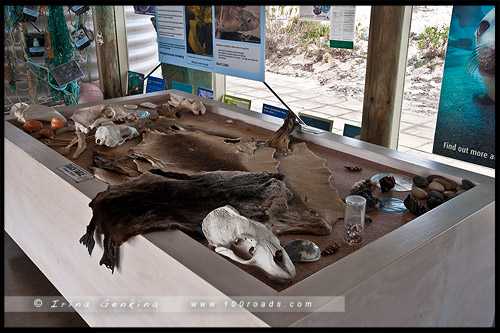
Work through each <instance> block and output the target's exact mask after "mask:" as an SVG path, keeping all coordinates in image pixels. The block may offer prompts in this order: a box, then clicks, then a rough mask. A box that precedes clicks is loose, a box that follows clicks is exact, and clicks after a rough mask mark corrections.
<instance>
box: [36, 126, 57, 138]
mask: <svg viewBox="0 0 500 333" xmlns="http://www.w3.org/2000/svg"><path fill="white" fill-rule="evenodd" d="M55 136H56V134H55V133H54V131H53V130H51V129H48V128H44V129H42V130H40V131H39V132H38V133H36V134H35V139H40V138H42V137H45V138H49V139H52V138H53V137H55Z"/></svg>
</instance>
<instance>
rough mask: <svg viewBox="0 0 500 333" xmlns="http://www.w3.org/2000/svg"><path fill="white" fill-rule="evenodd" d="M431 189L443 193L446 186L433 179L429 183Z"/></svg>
mask: <svg viewBox="0 0 500 333" xmlns="http://www.w3.org/2000/svg"><path fill="white" fill-rule="evenodd" d="M429 190H435V191H438V192H441V193H443V192H444V186H443V185H441V184H440V183H438V182H435V181H433V182H431V183H430V184H429Z"/></svg>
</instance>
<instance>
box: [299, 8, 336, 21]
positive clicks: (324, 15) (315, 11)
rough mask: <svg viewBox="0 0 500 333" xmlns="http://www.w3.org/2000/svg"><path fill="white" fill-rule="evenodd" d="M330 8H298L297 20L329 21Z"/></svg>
mask: <svg viewBox="0 0 500 333" xmlns="http://www.w3.org/2000/svg"><path fill="white" fill-rule="evenodd" d="M331 7H332V6H299V19H300V20H304V21H325V22H328V21H330V9H331Z"/></svg>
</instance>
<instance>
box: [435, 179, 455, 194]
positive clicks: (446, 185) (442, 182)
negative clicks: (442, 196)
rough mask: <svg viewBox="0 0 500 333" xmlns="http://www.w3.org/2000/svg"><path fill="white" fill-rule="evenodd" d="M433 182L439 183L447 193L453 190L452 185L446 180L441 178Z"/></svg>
mask: <svg viewBox="0 0 500 333" xmlns="http://www.w3.org/2000/svg"><path fill="white" fill-rule="evenodd" d="M433 182H438V183H439V184H441V185H443V187H444V190H445V191H449V190H451V188H452V186H451V184H450V183H449V182H448V181H447V180H446V179H444V178H441V177H436V178H434V180H433Z"/></svg>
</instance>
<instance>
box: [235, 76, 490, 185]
mask: <svg viewBox="0 0 500 333" xmlns="http://www.w3.org/2000/svg"><path fill="white" fill-rule="evenodd" d="M266 83H267V84H269V86H270V87H271V88H272V89H273V90H274V91H275V92H276V93H277V94H278V95H279V96H280V98H281V99H282V100H283V101H284V102H285V103H286V104H287V105H288V106H289V107H290V108H291V109H292V110H293V111H295V112H296V113H298V112H303V113H307V114H310V115H313V116H319V117H322V118H326V119H331V120H333V129H332V132H333V133H335V134H339V135H342V134H343V131H344V125H345V124H350V125H354V126H358V127H359V126H361V116H362V110H363V104H362V102H352V101H347V100H346V99H342V98H341V97H332V96H322V95H321V92H322V91H323V89H322V88H321V87H320V84H319V82H317V81H315V80H312V79H304V78H296V77H290V76H286V75H279V74H275V73H266ZM226 93H227V94H229V95H234V96H237V97H241V98H246V99H249V100H251V101H252V103H251V110H253V111H256V112H262V105H263V104H264V103H265V104H269V105H274V106H278V107H281V108H285V107H284V106H283V104H281V102H280V101H279V100H278V99H277V98H276V97H275V96H274V95H273V93H272V92H271V91H269V89H267V87H266V86H265V85H264V83H262V82H258V81H252V80H247V79H241V78H238V77H233V76H226ZM436 119H437V113H436V115H434V116H426V115H420V114H414V113H408V112H404V110H403V112H402V114H401V124H400V133H399V141H398V150H399V151H402V152H406V153H409V154H414V155H419V156H423V157H425V158H428V159H431V160H434V161H438V162H441V163H445V164H450V165H453V166H455V167H458V168H461V169H466V170H471V171H473V172H477V173H481V174H484V175H488V176H491V177H494V176H495V170H494V169H491V168H486V167H482V166H478V165H475V164H472V163H467V162H463V161H459V160H455V159H451V158H448V157H444V156H440V155H435V154H432V146H433V142H434V131H435V128H436Z"/></svg>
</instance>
